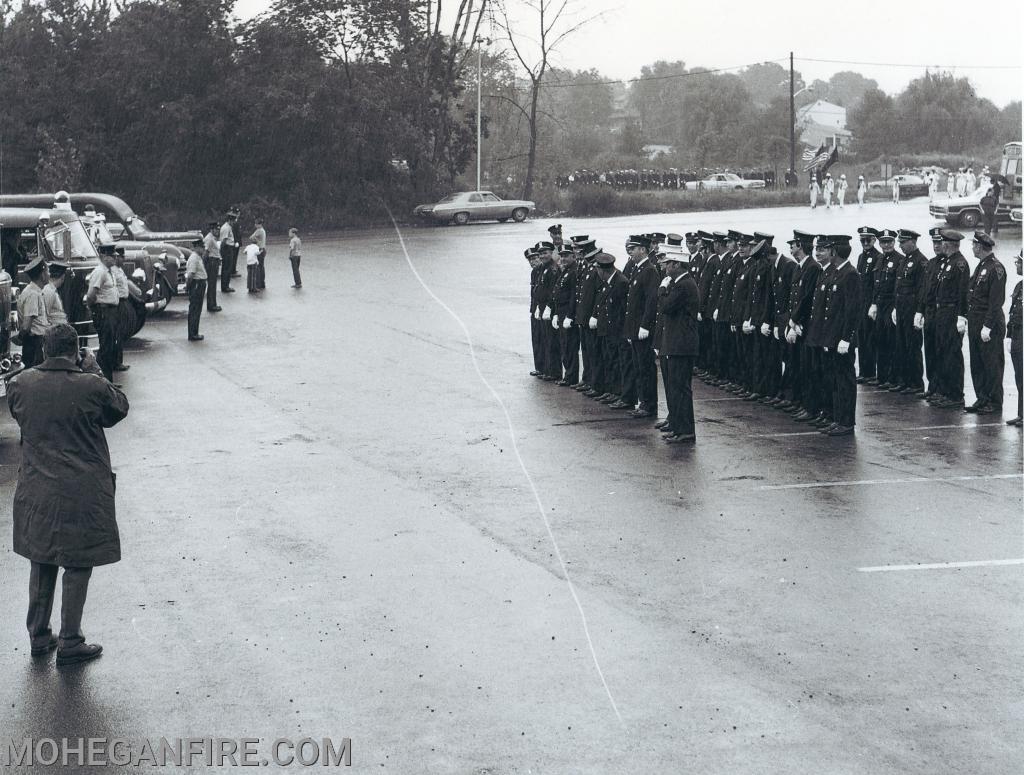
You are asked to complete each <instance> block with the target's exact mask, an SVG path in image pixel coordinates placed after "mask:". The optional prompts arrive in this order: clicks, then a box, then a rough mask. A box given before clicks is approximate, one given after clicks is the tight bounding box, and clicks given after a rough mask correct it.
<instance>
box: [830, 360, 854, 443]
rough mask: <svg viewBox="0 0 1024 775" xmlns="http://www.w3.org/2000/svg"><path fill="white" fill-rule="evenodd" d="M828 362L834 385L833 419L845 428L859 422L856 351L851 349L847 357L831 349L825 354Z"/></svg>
mask: <svg viewBox="0 0 1024 775" xmlns="http://www.w3.org/2000/svg"><path fill="white" fill-rule="evenodd" d="M825 358H826V359H827V361H828V373H829V378H830V379H829V381H830V382H831V383H832V412H831V414H830V416H831V417H832V419H833V420H834V421H835V422H837V423H839V424H840V425H842V426H844V427H852V426H853V425H855V424H856V422H857V372H856V369H855V368H854V359H855V358H856V351H855V350H854V349H853V348H852V347H851V348H850V351H849V352H848V353H847V354H846V355H840V354H839V353H837V352H836V351H835V350H833V349H831V348H829V351H828V352H827V353H825Z"/></svg>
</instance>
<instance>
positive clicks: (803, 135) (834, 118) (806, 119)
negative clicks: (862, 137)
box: [796, 100, 853, 149]
mask: <svg viewBox="0 0 1024 775" xmlns="http://www.w3.org/2000/svg"><path fill="white" fill-rule="evenodd" d="M796 124H797V128H798V130H799V132H800V142H802V143H803V144H804V145H808V146H811V147H812V148H818V147H820V146H822V145H825V146H827V147H831V146H833V145H836V146H838V147H839V148H840V149H848V148H849V147H850V141H851V140H852V139H853V133H852V132H850V130H848V129H847V128H846V108H844V107H843V106H842V105H836V104H835V103H832V102H827V101H825V100H817V101H815V102H812V103H811V104H810V105H804V106H803V107H802V108H800V109H799V110H798V111H797V112H796Z"/></svg>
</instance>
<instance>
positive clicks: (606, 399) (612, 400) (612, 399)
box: [597, 393, 621, 406]
mask: <svg viewBox="0 0 1024 775" xmlns="http://www.w3.org/2000/svg"><path fill="white" fill-rule="evenodd" d="M597 400H598V401H599V402H600V403H602V404H607V405H608V406H612V405H613V404H617V403H619V401H620V400H621V399H620V398H619V397H618V396H617V395H615V394H614V393H609V394H608V395H606V396H601V397H600V398H599V399H597Z"/></svg>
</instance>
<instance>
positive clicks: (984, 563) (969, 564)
mask: <svg viewBox="0 0 1024 775" xmlns="http://www.w3.org/2000/svg"><path fill="white" fill-rule="evenodd" d="M995 565H1024V557H1016V558H1014V559H1012V560H966V561H964V562H925V563H918V564H916V565H875V566H869V567H867V568H857V570H859V571H860V572H861V573H882V572H886V571H900V570H943V569H945V568H983V567H991V566H995Z"/></svg>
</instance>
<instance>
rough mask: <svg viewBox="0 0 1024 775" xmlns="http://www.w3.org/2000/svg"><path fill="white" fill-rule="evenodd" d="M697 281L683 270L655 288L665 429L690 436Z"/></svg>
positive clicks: (697, 343) (696, 340)
mask: <svg viewBox="0 0 1024 775" xmlns="http://www.w3.org/2000/svg"><path fill="white" fill-rule="evenodd" d="M699 304H700V301H699V295H698V290H697V283H696V282H695V281H694V279H693V275H692V274H691V273H690V272H689V271H686V270H684V271H683V273H682V274H681V275H679V276H678V277H676V278H675V279H674V280H672V281H671V282H670V283H669V284H668V285H667V286H664V287H661V288H659V289H658V323H657V330H656V336H655V341H656V346H657V349H658V354H659V356H660V358H661V376H662V380H663V381H664V383H665V401H666V403H667V404H668V428H669V430H671V431H672V432H673V433H675V434H676V435H682V436H692V435H694V417H693V385H692V380H693V365H694V362H695V360H696V358H697V355H698V353H699V352H700V336H699V333H698V331H697V310H698V309H699Z"/></svg>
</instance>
